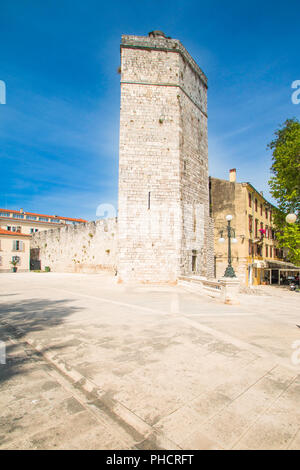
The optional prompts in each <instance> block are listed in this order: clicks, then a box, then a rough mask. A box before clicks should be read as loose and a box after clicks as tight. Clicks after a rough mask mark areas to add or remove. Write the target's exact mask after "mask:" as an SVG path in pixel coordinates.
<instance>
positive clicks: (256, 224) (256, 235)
mask: <svg viewBox="0 0 300 470" xmlns="http://www.w3.org/2000/svg"><path fill="white" fill-rule="evenodd" d="M255 237H256V238H257V237H258V220H257V219H255Z"/></svg>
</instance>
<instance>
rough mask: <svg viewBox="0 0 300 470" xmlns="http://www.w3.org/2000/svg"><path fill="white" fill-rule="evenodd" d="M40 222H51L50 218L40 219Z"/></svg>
mask: <svg viewBox="0 0 300 470" xmlns="http://www.w3.org/2000/svg"><path fill="white" fill-rule="evenodd" d="M39 220H41V221H42V222H49V219H48V217H39Z"/></svg>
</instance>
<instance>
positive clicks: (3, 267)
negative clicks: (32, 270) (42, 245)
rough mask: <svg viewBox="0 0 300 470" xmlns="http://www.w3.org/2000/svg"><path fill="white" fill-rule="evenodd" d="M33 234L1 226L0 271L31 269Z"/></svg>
mask: <svg viewBox="0 0 300 470" xmlns="http://www.w3.org/2000/svg"><path fill="white" fill-rule="evenodd" d="M30 238H31V235H28V234H25V233H20V232H11V231H9V230H3V229H2V228H0V273H1V272H10V271H12V269H13V267H14V266H15V267H16V268H17V270H18V271H21V272H22V271H28V270H29V260H30Z"/></svg>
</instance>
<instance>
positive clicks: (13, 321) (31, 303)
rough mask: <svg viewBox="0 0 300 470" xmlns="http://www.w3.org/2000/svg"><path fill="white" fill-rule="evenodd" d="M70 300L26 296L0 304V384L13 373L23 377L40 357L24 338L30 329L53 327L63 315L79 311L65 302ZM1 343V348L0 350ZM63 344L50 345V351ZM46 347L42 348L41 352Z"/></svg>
mask: <svg viewBox="0 0 300 470" xmlns="http://www.w3.org/2000/svg"><path fill="white" fill-rule="evenodd" d="M69 302H73V300H72V299H64V300H49V299H39V300H37V299H28V300H23V301H22V303H21V302H20V303H16V302H7V303H2V304H0V342H2V343H0V384H1V388H2V386H3V384H4V382H7V381H11V379H13V377H14V376H17V375H20V374H22V375H23V376H25V375H26V374H28V373H29V372H30V371H32V370H33V368H34V365H35V366H36V361H40V360H41V356H40V354H39V353H37V352H35V351H34V349H32V348H31V347H30V346H29V345H28V344H27V343H26V341H25V336H26V335H30V333H31V332H37V331H41V330H45V329H47V328H51V327H57V326H59V325H61V324H63V323H64V320H65V318H66V317H68V316H69V315H71V314H72V313H74V312H76V311H78V310H81V308H79V307H74V306H71V305H68V303H69ZM1 345H2V351H1ZM4 345H5V351H4V352H5V364H2V363H1V360H2V362H3V357H2V356H3V346H4ZM63 347H64V345H63V344H62V343H60V344H59V345H57V346H53V345H52V346H51V351H56V350H59V349H62V348H63ZM48 349H50V348H47V347H45V348H43V350H42V351H41V353H44V352H46V351H47V350H48ZM1 352H2V355H1Z"/></svg>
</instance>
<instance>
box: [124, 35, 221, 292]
mask: <svg viewBox="0 0 300 470" xmlns="http://www.w3.org/2000/svg"><path fill="white" fill-rule="evenodd" d="M208 195H209V191H208V147H207V79H206V76H205V75H204V73H203V72H202V70H201V69H200V68H199V67H198V65H197V64H196V63H195V61H194V60H193V59H192V57H191V56H190V55H189V53H188V52H187V51H186V49H185V48H184V47H183V46H182V44H181V43H180V41H178V40H176V39H169V38H165V37H164V36H163V35H154V36H153V35H152V37H150V36H149V37H139V36H122V42H121V113H120V156H119V214H118V224H119V249H118V272H119V279H120V281H129V280H136V281H142V282H150V283H151V282H176V281H177V279H178V277H179V276H180V275H183V274H184V275H189V274H192V273H194V274H198V275H202V276H206V277H211V274H212V273H213V262H212V260H213V251H212V250H213V243H212V242H211V238H212V236H213V235H212V227H211V221H210V218H209V197H208ZM210 264H211V266H210Z"/></svg>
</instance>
